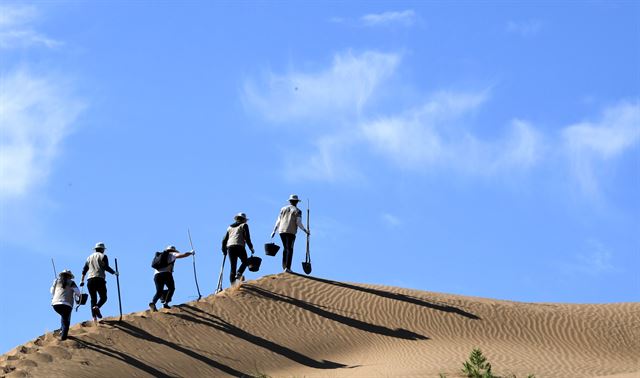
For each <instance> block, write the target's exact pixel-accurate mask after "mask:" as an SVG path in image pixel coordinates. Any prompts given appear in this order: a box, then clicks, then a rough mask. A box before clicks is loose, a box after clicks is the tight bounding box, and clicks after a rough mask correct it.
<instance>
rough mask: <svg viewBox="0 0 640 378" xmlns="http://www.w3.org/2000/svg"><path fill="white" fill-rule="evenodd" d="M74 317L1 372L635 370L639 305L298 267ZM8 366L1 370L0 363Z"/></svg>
mask: <svg viewBox="0 0 640 378" xmlns="http://www.w3.org/2000/svg"><path fill="white" fill-rule="evenodd" d="M116 320H117V319H113V318H108V319H105V321H104V323H103V324H102V325H101V326H99V327H94V326H92V325H91V324H89V323H86V322H85V323H82V324H77V325H75V326H73V327H72V329H71V332H70V335H71V336H72V338H71V339H69V340H67V341H64V342H60V341H58V340H56V339H55V338H54V337H53V335H52V334H46V335H43V336H41V337H39V338H37V339H36V340H34V341H32V342H29V343H27V344H25V345H22V346H19V347H17V348H15V349H14V350H12V351H10V352H9V353H7V354H5V355H3V356H1V357H0V374H4V376H6V377H21V376H29V377H87V378H89V377H91V378H93V377H151V376H155V377H218V376H243V375H245V376H259V375H261V374H267V375H269V376H271V377H437V376H438V374H439V373H445V374H447V375H448V376H449V377H455V376H460V375H459V372H460V367H461V364H462V361H464V360H466V359H467V357H468V355H469V353H470V351H471V350H472V348H474V347H480V348H481V349H482V351H483V353H484V354H485V356H487V358H488V359H489V361H491V363H492V364H493V366H494V371H495V373H498V374H501V375H507V374H517V376H518V377H526V376H527V374H535V375H536V377H563V378H566V377H593V376H601V377H604V376H610V377H615V378H629V377H640V365H639V356H640V303H617V304H605V305H569V304H541V303H517V302H509V301H499V300H491V299H483V298H473V297H465V296H458V295H447V294H440V293H432V292H425V291H417V290H408V289H401V288H395V287H384V286H372V285H361V284H350V283H343V282H336V281H330V280H324V279H320V278H314V277H306V276H301V275H296V274H279V275H274V276H266V277H263V278H261V279H259V280H256V281H249V282H246V283H244V284H243V285H241V286H240V287H238V288H232V289H227V290H225V291H224V292H222V293H220V294H218V295H211V296H209V297H207V298H205V299H203V300H201V301H199V302H190V303H186V304H184V305H180V306H175V307H174V308H173V309H171V310H162V311H159V312H157V313H150V312H149V311H143V312H138V313H133V314H129V315H126V316H125V317H124V319H123V320H124V321H123V322H122V323H117V322H116ZM3 372H4V373H3Z"/></svg>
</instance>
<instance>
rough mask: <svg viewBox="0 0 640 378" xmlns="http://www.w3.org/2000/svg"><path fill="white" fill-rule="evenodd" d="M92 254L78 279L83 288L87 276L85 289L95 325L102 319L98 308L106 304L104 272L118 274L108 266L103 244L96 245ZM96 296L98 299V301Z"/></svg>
mask: <svg viewBox="0 0 640 378" xmlns="http://www.w3.org/2000/svg"><path fill="white" fill-rule="evenodd" d="M93 249H94V251H95V252H93V253H92V254H91V255H89V257H87V261H86V262H85V263H84V267H83V268H82V278H81V279H80V286H84V278H85V276H87V277H88V278H87V289H89V296H90V297H91V316H92V317H93V321H94V322H95V323H97V322H98V319H102V313H101V312H100V307H102V306H103V305H104V304H105V303H107V281H106V279H105V277H106V274H105V272H109V273H111V274H114V275H116V276H117V275H119V273H118V272H116V271H115V270H113V268H111V267H110V266H109V259H108V258H107V255H105V254H104V251H105V250H106V249H107V247H105V245H104V243H102V242H99V243H96V246H95V247H94V248H93ZM98 296H100V299H99V300H98Z"/></svg>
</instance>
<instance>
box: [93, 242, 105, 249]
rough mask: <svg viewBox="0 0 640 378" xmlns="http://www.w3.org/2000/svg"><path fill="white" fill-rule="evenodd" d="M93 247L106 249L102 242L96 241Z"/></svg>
mask: <svg viewBox="0 0 640 378" xmlns="http://www.w3.org/2000/svg"><path fill="white" fill-rule="evenodd" d="M93 249H107V247H105V246H104V243H103V242H98V243H96V246H95V247H93Z"/></svg>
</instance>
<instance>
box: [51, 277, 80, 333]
mask: <svg viewBox="0 0 640 378" xmlns="http://www.w3.org/2000/svg"><path fill="white" fill-rule="evenodd" d="M49 291H50V292H51V294H52V295H53V297H52V298H51V306H53V309H54V310H55V312H57V313H58V314H60V325H61V327H60V340H66V339H67V335H68V334H69V325H70V324H71V310H72V309H73V303H74V301H75V302H80V289H78V286H77V285H76V283H75V282H74V281H73V273H71V271H70V270H68V269H65V270H63V271H62V272H60V274H59V275H58V277H57V278H56V279H55V280H54V281H53V285H51V289H49Z"/></svg>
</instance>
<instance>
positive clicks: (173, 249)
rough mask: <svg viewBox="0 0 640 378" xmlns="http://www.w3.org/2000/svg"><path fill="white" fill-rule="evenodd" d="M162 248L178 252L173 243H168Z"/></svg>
mask: <svg viewBox="0 0 640 378" xmlns="http://www.w3.org/2000/svg"><path fill="white" fill-rule="evenodd" d="M164 250H165V251H169V252H178V250H177V249H176V247H175V246H174V245H168V246H167V248H165V249H164Z"/></svg>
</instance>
